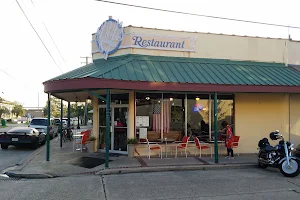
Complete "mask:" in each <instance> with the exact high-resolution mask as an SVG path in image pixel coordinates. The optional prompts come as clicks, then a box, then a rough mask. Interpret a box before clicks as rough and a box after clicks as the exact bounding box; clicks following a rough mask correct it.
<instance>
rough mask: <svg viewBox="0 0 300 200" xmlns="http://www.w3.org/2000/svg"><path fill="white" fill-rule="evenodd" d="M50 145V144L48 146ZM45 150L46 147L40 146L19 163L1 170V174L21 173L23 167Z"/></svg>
mask: <svg viewBox="0 0 300 200" xmlns="http://www.w3.org/2000/svg"><path fill="white" fill-rule="evenodd" d="M50 143H53V140H51V141H50ZM50 145H51V144H50ZM45 150H46V145H43V146H41V147H40V148H38V149H36V150H35V151H33V152H32V153H30V154H29V155H28V156H26V157H25V158H24V159H22V160H21V161H20V162H18V163H17V164H16V165H14V166H10V167H8V168H6V169H4V170H2V172H1V173H3V174H5V173H6V172H8V171H21V170H22V169H23V168H24V167H26V166H27V165H28V164H29V163H30V162H31V161H32V160H33V159H34V158H35V156H37V155H38V154H39V153H41V152H42V151H45Z"/></svg>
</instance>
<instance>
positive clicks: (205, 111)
mask: <svg viewBox="0 0 300 200" xmlns="http://www.w3.org/2000/svg"><path fill="white" fill-rule="evenodd" d="M91 43H92V45H91V46H92V55H93V63H91V64H88V65H86V66H83V67H79V68H77V69H75V70H73V71H70V72H68V73H65V74H62V75H60V76H58V77H55V78H53V79H51V80H48V81H46V82H44V88H45V92H46V93H51V95H53V96H56V97H58V98H60V99H63V100H65V101H68V102H75V101H76V102H77V101H79V102H84V101H86V99H87V98H92V102H93V134H94V135H95V137H96V138H97V142H96V144H95V149H94V150H95V151H96V150H98V149H99V148H101V146H102V145H101V144H102V143H103V137H102V135H103V134H105V130H109V132H110V145H109V148H110V151H111V152H119V153H125V154H126V153H127V144H126V139H127V138H140V137H141V138H143V137H147V138H148V139H149V140H150V141H157V140H158V139H162V138H165V137H172V138H174V139H175V140H181V138H182V136H183V135H185V134H186V135H190V134H191V133H192V134H193V135H197V136H199V138H200V140H203V141H207V142H210V141H213V140H214V139H215V138H214V131H215V129H216V128H215V126H214V125H215V124H216V127H217V130H219V129H220V128H221V123H222V121H227V122H228V123H229V124H230V125H231V126H232V128H233V132H234V134H235V135H237V136H240V141H239V150H238V151H239V152H240V153H255V152H257V143H258V141H259V140H260V139H262V138H263V137H268V136H269V133H270V132H271V131H273V130H276V129H278V130H280V131H281V133H282V134H283V135H284V136H285V138H287V139H289V140H290V141H291V142H293V143H295V144H296V145H297V144H299V143H300V112H299V109H300V94H299V93H300V72H299V71H297V70H295V68H294V67H295V66H297V65H300V56H299V55H300V43H299V42H298V41H293V40H288V39H276V38H261V37H247V36H236V35H223V34H212V33H199V32H185V31H172V30H162V29H154V28H144V27H133V26H127V27H122V24H121V23H119V22H118V21H116V20H113V19H112V18H110V19H109V20H106V21H105V22H104V23H103V24H102V25H101V26H100V27H99V28H98V30H97V32H96V33H94V34H92V42H91ZM215 98H216V99H215ZM105 100H108V101H109V104H107V102H106V101H105ZM107 105H108V107H109V108H110V112H109V113H110V114H109V117H108V118H109V121H108V122H107V121H106V109H107V108H108V107H107ZM214 107H216V109H214ZM214 113H215V114H216V116H217V117H216V119H217V120H216V119H215V117H214ZM108 126H109V129H106V128H107V127H108ZM141 147H142V145H141ZM145 153H146V151H145V150H143V148H141V149H138V148H137V150H136V152H135V155H144V154H145Z"/></svg>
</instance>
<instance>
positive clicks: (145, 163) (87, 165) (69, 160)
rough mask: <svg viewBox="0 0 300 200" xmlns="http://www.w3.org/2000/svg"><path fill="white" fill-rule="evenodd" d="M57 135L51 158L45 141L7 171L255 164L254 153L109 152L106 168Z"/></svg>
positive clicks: (37, 174) (42, 173)
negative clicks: (232, 156)
mask: <svg viewBox="0 0 300 200" xmlns="http://www.w3.org/2000/svg"><path fill="white" fill-rule="evenodd" d="M59 142H60V141H59V137H57V138H55V139H53V140H52V141H51V143H50V161H46V145H44V146H42V147H41V148H39V149H38V150H36V151H35V152H34V153H32V154H31V155H30V156H28V157H27V158H26V159H25V160H24V162H23V163H20V165H19V166H15V167H13V168H10V169H7V170H6V174H7V175H10V176H14V177H21V178H52V177H58V176H69V175H78V174H115V173H118V174H119V173H137V172H154V171H174V170H207V169H219V168H233V167H235V168H244V167H254V166H256V165H257V161H256V156H255V155H240V156H236V157H235V159H226V158H224V156H221V155H220V156H219V163H218V164H215V163H214V157H213V158H210V157H206V156H204V157H202V158H199V157H194V156H192V155H189V157H187V158H186V157H178V158H174V157H171V158H170V157H169V158H165V157H163V159H160V158H157V157H151V159H150V160H149V159H148V158H146V157H136V158H128V157H127V155H120V154H110V157H109V160H110V162H109V168H108V169H105V164H104V163H105V154H104V153H88V152H80V151H75V152H73V144H72V142H70V141H68V142H63V147H62V148H60V145H59V144H60V143H59Z"/></svg>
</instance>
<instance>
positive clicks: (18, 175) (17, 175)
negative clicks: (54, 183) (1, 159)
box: [5, 172, 54, 179]
mask: <svg viewBox="0 0 300 200" xmlns="http://www.w3.org/2000/svg"><path fill="white" fill-rule="evenodd" d="M5 174H6V175H7V176H9V177H10V178H27V179H45V178H54V176H52V175H50V174H23V173H15V172H5Z"/></svg>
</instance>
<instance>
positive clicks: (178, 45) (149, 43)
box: [132, 36, 185, 49]
mask: <svg viewBox="0 0 300 200" xmlns="http://www.w3.org/2000/svg"><path fill="white" fill-rule="evenodd" d="M132 39H133V41H134V44H133V45H138V46H140V47H143V48H147V47H157V48H171V49H173V48H174V49H184V42H185V41H182V42H172V41H170V42H166V41H160V40H155V39H152V40H147V39H143V38H142V37H141V36H133V37H132Z"/></svg>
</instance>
